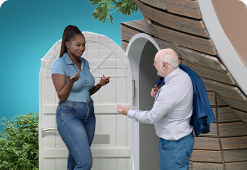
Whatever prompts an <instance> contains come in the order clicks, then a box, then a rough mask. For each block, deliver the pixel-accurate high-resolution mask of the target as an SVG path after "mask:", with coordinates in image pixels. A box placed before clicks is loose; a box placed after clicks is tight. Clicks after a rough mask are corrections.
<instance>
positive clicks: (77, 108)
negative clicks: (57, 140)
mask: <svg viewBox="0 0 247 170" xmlns="http://www.w3.org/2000/svg"><path fill="white" fill-rule="evenodd" d="M56 121H57V129H58V132H59V134H60V136H61V138H62V139H63V141H64V143H65V144H66V146H67V148H68V150H69V156H68V165H67V170H90V169H91V166H92V153H91V149H90V146H91V144H92V141H93V137H94V131H95V114H94V107H93V100H92V99H91V100H90V101H89V102H87V103H85V102H73V101H65V102H59V105H58V107H57V114H56Z"/></svg>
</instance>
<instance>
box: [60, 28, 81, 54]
mask: <svg viewBox="0 0 247 170" xmlns="http://www.w3.org/2000/svg"><path fill="white" fill-rule="evenodd" d="M76 34H81V35H83V34H82V33H81V31H80V30H79V29H78V28H77V27H76V26H73V25H68V26H67V27H66V28H65V29H64V31H63V38H62V46H61V50H60V57H62V56H63V54H64V53H66V52H67V47H66V45H65V42H69V41H70V40H71V39H73V38H75V35H76ZM83 36H84V35H83Z"/></svg>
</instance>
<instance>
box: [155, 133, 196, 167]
mask: <svg viewBox="0 0 247 170" xmlns="http://www.w3.org/2000/svg"><path fill="white" fill-rule="evenodd" d="M193 146H194V136H193V132H191V133H190V134H189V135H187V136H185V137H182V138H181V139H178V140H165V139H162V138H160V141H159V155H160V163H159V166H160V168H159V170H189V160H190V155H191V153H192V151H193Z"/></svg>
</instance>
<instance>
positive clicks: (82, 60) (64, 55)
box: [62, 53, 84, 64]
mask: <svg viewBox="0 0 247 170" xmlns="http://www.w3.org/2000/svg"><path fill="white" fill-rule="evenodd" d="M62 57H64V59H65V60H64V61H65V63H66V64H75V63H73V62H72V61H71V59H70V58H69V56H68V54H67V53H64V54H63V56H62ZM79 60H80V61H81V62H82V63H84V58H82V57H79Z"/></svg>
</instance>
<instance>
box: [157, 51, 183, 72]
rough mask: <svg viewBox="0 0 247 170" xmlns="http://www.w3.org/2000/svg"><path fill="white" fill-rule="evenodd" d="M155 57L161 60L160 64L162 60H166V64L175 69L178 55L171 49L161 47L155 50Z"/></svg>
mask: <svg viewBox="0 0 247 170" xmlns="http://www.w3.org/2000/svg"><path fill="white" fill-rule="evenodd" d="M155 57H157V59H158V61H160V62H161V65H162V63H163V62H167V63H168V65H170V66H171V67H172V68H173V69H176V68H177V67H178V64H179V61H178V56H177V54H176V52H175V51H174V50H173V49H170V48H167V49H162V50H160V51H158V52H157V54H156V56H155Z"/></svg>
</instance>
